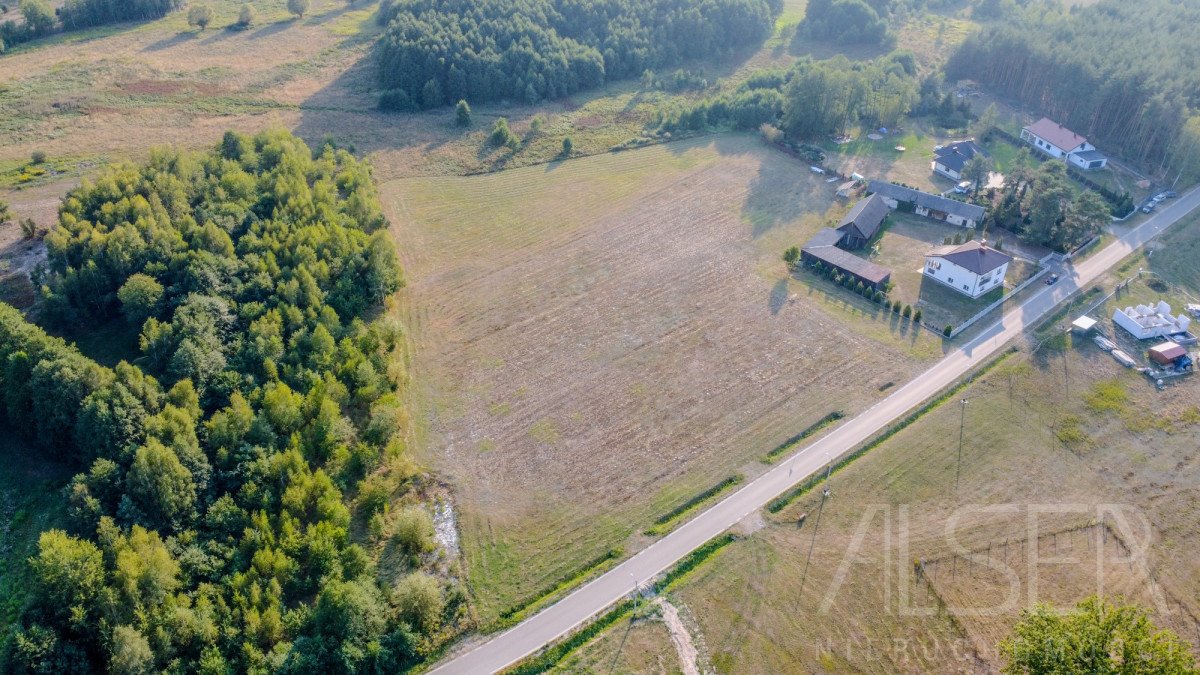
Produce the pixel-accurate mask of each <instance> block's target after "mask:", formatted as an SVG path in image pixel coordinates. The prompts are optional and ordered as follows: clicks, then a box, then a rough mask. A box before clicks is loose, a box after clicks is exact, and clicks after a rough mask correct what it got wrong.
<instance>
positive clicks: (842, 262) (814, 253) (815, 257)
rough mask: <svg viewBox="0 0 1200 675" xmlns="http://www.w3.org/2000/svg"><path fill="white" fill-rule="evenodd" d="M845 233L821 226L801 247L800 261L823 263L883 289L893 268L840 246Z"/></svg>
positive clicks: (878, 289)
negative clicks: (883, 265) (863, 257)
mask: <svg viewBox="0 0 1200 675" xmlns="http://www.w3.org/2000/svg"><path fill="white" fill-rule="evenodd" d="M843 236H844V234H843V233H842V232H841V231H839V230H835V229H833V228H830V227H823V228H821V229H820V230H819V231H818V232H817V233H816V234H815V235H813V237H812V238H811V239H809V240H808V241H807V242H805V244H804V246H802V247H800V261H801V262H803V263H805V264H807V265H812V264H813V263H818V262H819V263H821V264H822V265H825V266H827V267H832V268H834V269H836V270H838V271H839V272H841V273H842V274H846V275H849V276H851V277H853V278H854V279H857V280H858V281H861V282H863V284H864V285H866V286H870V287H871V288H874V289H875V290H877V291H881V290H883V289H884V287H886V286H887V284H888V282H889V281H890V280H891V278H892V272H891V270H889V269H887V268H886V267H880V266H879V265H876V264H875V263H873V262H871V261H869V260H864V259H862V258H860V257H858V256H856V255H854V254H853V253H850V252H848V251H843V250H842V249H840V248H838V244H840V243H842V238H843Z"/></svg>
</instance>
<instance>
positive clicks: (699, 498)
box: [645, 474, 745, 537]
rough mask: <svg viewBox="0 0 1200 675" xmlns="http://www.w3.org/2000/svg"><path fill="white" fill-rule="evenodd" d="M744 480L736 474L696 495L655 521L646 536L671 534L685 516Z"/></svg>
mask: <svg viewBox="0 0 1200 675" xmlns="http://www.w3.org/2000/svg"><path fill="white" fill-rule="evenodd" d="M744 480H745V477H744V476H742V475H741V474H736V475H733V476H730V477H729V478H726V479H725V480H723V481H721V482H720V483H717V484H716V485H714V486H712V487H710V488H708V489H707V490H705V491H704V492H701V493H700V494H698V495H696V496H695V497H692V498H691V499H689V500H687V501H686V502H684V503H682V504H680V505H679V506H676V507H675V508H673V509H671V510H670V511H668V512H666V513H665V514H664V515H661V516H659V517H658V518H657V519H656V520H655V521H654V525H652V526H651V527H650V528H649V529H648V530H646V532H645V534H646V536H648V537H658V536H662V535H664V534H666V533H667V532H670V531H671V530H672V529H674V528H675V526H676V525H678V524H679V523H681V522H682V521H683V519H684V516H687V515H688V514H690V513H692V512H693V511H696V510H698V509H699V508H700V506H701V505H703V504H704V503H705V502H709V501H712V500H713V499H716V498H717V497H718V496H720V495H721V493H723V492H725V491H726V490H728V489H729V488H731V487H734V486H735V485H738V484H739V483H741V482H742V481H744Z"/></svg>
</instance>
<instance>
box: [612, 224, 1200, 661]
mask: <svg viewBox="0 0 1200 675" xmlns="http://www.w3.org/2000/svg"><path fill="white" fill-rule="evenodd" d="M1179 228H1180V229H1177V230H1172V231H1170V232H1168V233H1167V234H1166V235H1164V239H1163V240H1162V241H1159V242H1156V244H1155V249H1156V250H1155V252H1154V253H1153V254H1152V255H1151V256H1150V261H1151V262H1150V263H1149V265H1150V267H1147V268H1148V269H1150V268H1153V269H1155V270H1156V271H1157V272H1158V273H1160V274H1162V275H1163V276H1164V277H1165V278H1166V279H1167V280H1168V281H1169V282H1170V283H1171V284H1172V289H1171V290H1170V291H1169V292H1168V293H1167V295H1169V296H1170V297H1172V298H1176V299H1177V301H1176V304H1179V303H1180V302H1181V300H1178V298H1181V297H1184V296H1186V295H1188V294H1191V295H1195V294H1197V291H1200V286H1198V285H1197V282H1198V281H1200V279H1198V278H1197V276H1196V273H1195V271H1194V270H1195V268H1194V266H1193V265H1190V264H1189V263H1188V260H1189V255H1190V252H1191V251H1194V248H1195V246H1196V243H1195V242H1196V241H1198V240H1200V220H1196V221H1193V222H1191V223H1188V224H1186V225H1183V224H1181V226H1179ZM1147 264H1148V261H1146V260H1145V257H1144V256H1139V257H1135V258H1131V259H1130V260H1129V261H1127V262H1126V263H1124V264H1123V266H1122V269H1118V270H1116V271H1114V273H1113V274H1112V275H1110V277H1109V278H1107V279H1106V280H1105V281H1104V282H1103V283H1102V287H1103V288H1105V289H1109V290H1111V288H1112V286H1113V285H1114V284H1115V283H1116V282H1118V281H1120V280H1122V279H1125V278H1127V276H1128V274H1130V273H1133V272H1136V270H1137V268H1138V267H1139V266H1143V265H1147ZM1144 279H1145V277H1144ZM1107 292H1108V291H1107V290H1105V291H1104V293H1105V294H1107ZM1154 295H1156V292H1155V291H1153V289H1150V288H1148V287H1146V285H1145V283H1144V282H1135V283H1134V285H1133V286H1131V287H1130V290H1129V291H1128V293H1124V294H1122V296H1120V297H1118V298H1116V299H1114V300H1110V301H1108V302H1107V303H1104V304H1102V305H1100V306H1099V307H1097V308H1096V309H1095V311H1094V312H1093V314H1092V315H1093V316H1097V317H1100V316H1104V317H1107V316H1108V315H1111V312H1112V309H1113V307H1115V306H1118V305H1120V306H1123V305H1124V304H1125V303H1126V302H1128V301H1135V302H1136V301H1143V300H1144V299H1146V298H1148V297H1150V296H1154ZM1157 295H1163V294H1161V293H1157ZM1102 297H1103V295H1102V294H1098V295H1095V296H1092V297H1090V298H1089V299H1088V300H1086V301H1082V302H1080V303H1078V305H1077V306H1075V307H1074V308H1073V309H1072V310H1071V311H1070V312H1068V313H1067V314H1065V315H1063V317H1062V318H1059V319H1055V321H1054V323H1053V324H1051V325H1048V326H1047V327H1045V328H1043V329H1041V330H1039V331H1038V332H1036V333H1033V334H1030V335H1029V337H1028V341H1027V342H1025V343H1023V344H1022V345H1021V351H1020V352H1018V353H1016V354H1013V355H1011V356H1009V357H1007V358H1006V359H1005V360H1004V361H1003V362H1001V363H1000V364H999V365H998V366H996V367H995V368H993V369H991V370H990V371H988V372H987V373H986V374H985V375H983V376H982V377H980V378H978V379H976V380H975V381H973V382H972V383H971V384H970V385H969V386H967V387H966V388H965V389H964V390H962V392H961V393H960V394H958V395H956V396H955V397H954V398H953V399H952V400H950V401H948V402H946V403H944V404H942V405H941V406H939V407H938V408H936V409H934V410H933V411H932V412H930V413H928V414H927V415H925V416H924V417H922V418H921V419H920V420H918V421H917V422H916V423H915V424H913V425H912V426H910V427H908V428H907V429H905V430H903V431H901V432H900V433H898V434H897V435H895V436H894V437H892V438H891V439H889V440H888V441H886V442H884V443H883V444H882V445H880V446H879V447H877V448H875V449H873V450H872V451H870V452H869V453H867V454H866V455H865V456H863V457H862V458H860V459H858V460H857V461H855V462H854V463H852V464H851V465H850V466H849V467H847V468H846V469H844V470H842V471H840V472H838V473H836V474H834V476H833V477H832V479H831V481H830V483H829V487H830V488H831V496H830V498H829V499H828V500H827V501H826V502H825V504H824V507H823V509H822V507H821V504H820V502H821V499H820V492H819V491H814V492H813V493H811V494H809V495H806V496H804V497H802V498H801V499H799V500H797V501H796V502H795V503H793V504H792V505H790V506H789V507H787V508H786V509H784V510H783V511H781V512H780V513H778V514H775V515H765V516H764V517H763V519H762V520H761V521H760V523H759V526H760V527H761V529H758V530H757V531H754V532H753V533H752V534H749V536H747V537H746V538H744V539H742V540H741V541H738V542H735V543H734V544H732V545H730V546H727V547H726V548H725V549H724V550H723V551H722V552H721V553H720V554H719V555H718V556H716V557H714V559H713V560H712V561H711V562H710V563H707V564H706V565H704V566H702V567H701V568H699V569H698V570H697V571H696V572H695V573H694V575H693V576H692V577H690V578H689V580H688V581H686V582H684V583H683V584H682V585H680V586H679V587H677V589H676V590H674V591H672V593H671V594H670V595H671V600H672V601H673V602H674V603H675V604H676V605H677V606H679V607H680V608H681V609H684V608H686V610H687V611H688V612H689V613H690V615H691V616H693V617H695V620H696V623H697V624H698V631H697V633H698V634H696V635H694V636H693V637H694V638H695V639H696V640H698V641H699V642H701V643H702V644H704V645H705V646H706V651H705V652H704V653H702V654H701V660H702V662H704V663H708V664H710V665H711V666H712V667H713V669H714V670H716V671H717V672H755V673H757V672H763V673H765V672H825V671H839V672H840V671H854V672H878V673H891V672H913V673H917V672H922V673H925V672H964V671H966V672H995V671H996V670H998V668H999V667H1000V665H1002V664H1001V663H1000V661H999V655H998V652H997V644H998V642H999V640H1001V639H1002V638H1003V637H1004V636H1005V635H1007V634H1008V631H1009V630H1011V627H1012V625H1013V623H1014V622H1015V621H1016V619H1017V616H1018V613H1019V610H1020V609H1021V608H1023V607H1025V606H1028V605H1029V604H1031V603H1033V602H1035V601H1048V602H1053V603H1056V604H1058V605H1062V606H1066V605H1072V604H1074V603H1075V602H1077V601H1079V600H1081V599H1082V598H1084V597H1087V596H1089V595H1092V594H1095V593H1097V592H1102V593H1105V594H1106V595H1108V596H1109V597H1117V596H1120V597H1124V598H1127V599H1129V600H1131V601H1134V602H1137V603H1140V604H1143V605H1144V606H1146V607H1148V608H1150V610H1151V612H1152V617H1153V619H1154V620H1155V621H1157V622H1158V623H1160V625H1163V626H1167V627H1170V628H1172V629H1174V630H1175V631H1177V632H1178V633H1179V634H1180V635H1181V636H1183V637H1184V638H1185V639H1187V640H1189V641H1190V642H1191V643H1192V644H1193V645H1200V619H1198V617H1200V561H1198V560H1197V559H1196V556H1195V555H1194V553H1195V551H1196V550H1197V548H1198V547H1200V500H1198V499H1197V494H1196V491H1195V489H1194V486H1195V485H1196V484H1197V481H1200V453H1198V451H1197V448H1198V447H1200V407H1198V404H1197V401H1198V398H1197V396H1198V394H1200V379H1197V377H1196V376H1192V377H1190V378H1186V379H1183V380H1179V381H1176V383H1174V384H1172V385H1170V386H1168V387H1167V388H1166V389H1164V390H1162V391H1158V390H1156V389H1155V388H1154V386H1153V385H1152V384H1151V383H1150V382H1149V380H1148V379H1147V378H1146V377H1145V376H1143V375H1141V374H1139V373H1136V372H1134V371H1131V370H1127V369H1125V368H1123V367H1121V366H1120V365H1118V364H1117V363H1116V362H1115V361H1114V360H1113V359H1112V358H1111V357H1110V356H1109V355H1107V354H1105V353H1103V352H1101V351H1100V350H1099V349H1098V348H1096V347H1095V345H1094V344H1093V343H1092V342H1091V340H1090V339H1086V338H1075V337H1070V336H1064V335H1063V333H1062V326H1064V325H1066V324H1067V323H1069V321H1070V320H1071V319H1072V318H1073V317H1074V316H1075V315H1076V314H1077V313H1078V312H1081V311H1083V309H1085V308H1088V307H1092V306H1094V305H1095V304H1096V302H1095V301H1096V300H1099V299H1100V298H1102ZM1109 330H1111V324H1109ZM1149 344H1151V343H1141V344H1140V345H1136V349H1140V350H1144V349H1145V348H1146V347H1148V346H1149ZM1130 349H1135V347H1134V346H1130ZM1141 356H1142V357H1143V358H1144V354H1143V355H1141ZM964 399H965V400H966V401H967V403H966V404H965V409H964V407H963V405H962V404H961V403H959V401H960V400H964ZM960 425H961V428H962V430H963V431H962V437H963V443H962V454H961V464H960V463H959V461H958V457H959V455H958V450H959V433H960ZM956 475H957V478H956ZM956 485H957V487H956ZM1102 505H1110V506H1108V507H1102ZM818 512H820V516H819V522H818V520H817V514H818ZM802 516H805V517H804V518H803V520H804V522H803V524H802V525H798V524H797V523H798V521H799V520H801V517H802ZM751 529H753V528H751ZM1139 550H1144V551H1145V553H1144V554H1139V553H1138V551H1139ZM810 551H811V560H810V558H809V556H810ZM1131 560H1132V562H1131ZM918 562H920V563H923V564H924V568H923V573H922V574H918V573H917V569H916V568H917V563H918ZM947 608H951V609H954V610H955V611H953V612H951V611H947ZM623 629H624V626H622V625H618V626H616V627H614V629H612V630H613V632H616V631H619V630H623Z"/></svg>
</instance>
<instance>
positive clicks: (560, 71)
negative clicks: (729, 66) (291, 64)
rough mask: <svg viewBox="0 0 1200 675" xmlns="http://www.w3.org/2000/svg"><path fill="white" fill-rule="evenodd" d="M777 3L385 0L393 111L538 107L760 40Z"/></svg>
mask: <svg viewBox="0 0 1200 675" xmlns="http://www.w3.org/2000/svg"><path fill="white" fill-rule="evenodd" d="M778 11H779V3H778V0H698V1H697V0H395V1H392V0H385V1H384V4H383V5H382V6H381V8H380V13H379V17H380V20H381V21H383V22H385V23H386V24H387V31H386V32H385V33H384V35H383V37H382V38H381V40H380V46H379V68H380V70H379V73H380V79H381V82H382V84H383V86H384V87H385V88H386V89H388V90H389V91H390V92H391V93H389V94H388V95H387V97H386V98H385V99H384V100H383V101H382V102H381V103H382V104H384V105H385V106H387V107H390V108H392V109H402V108H404V107H425V108H429V107H435V106H440V105H443V104H447V103H451V102H454V101H457V100H459V99H466V100H468V101H471V102H473V103H474V102H481V101H488V100H494V99H515V100H518V101H528V102H535V101H538V100H541V99H547V98H557V97H560V96H567V95H569V94H572V93H575V92H577V91H580V90H584V89H589V88H592V87H596V86H599V85H601V84H603V83H604V82H605V81H608V80H613V79H619V78H625V77H638V76H640V75H641V74H642V73H643V72H645V71H646V70H647V69H659V68H661V67H663V66H666V65H669V64H672V63H675V62H677V61H679V60H681V59H686V58H700V57H711V56H713V55H721V54H727V53H730V52H731V51H733V50H735V49H737V48H739V47H743V46H747V45H753V44H757V43H758V42H760V41H761V40H763V39H764V38H765V37H766V36H767V35H769V34H770V31H771V27H772V20H773V17H774V15H775V14H777V13H778Z"/></svg>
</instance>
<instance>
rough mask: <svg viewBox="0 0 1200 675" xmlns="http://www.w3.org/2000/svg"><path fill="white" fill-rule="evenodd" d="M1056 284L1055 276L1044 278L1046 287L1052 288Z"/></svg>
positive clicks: (1056, 276)
mask: <svg viewBox="0 0 1200 675" xmlns="http://www.w3.org/2000/svg"><path fill="white" fill-rule="evenodd" d="M1057 282H1058V275H1057V274H1051V275H1050V276H1048V277H1046V285H1047V286H1053V285H1054V284H1055V283H1057Z"/></svg>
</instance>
